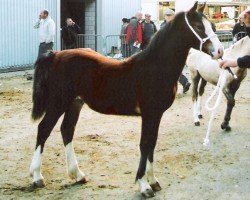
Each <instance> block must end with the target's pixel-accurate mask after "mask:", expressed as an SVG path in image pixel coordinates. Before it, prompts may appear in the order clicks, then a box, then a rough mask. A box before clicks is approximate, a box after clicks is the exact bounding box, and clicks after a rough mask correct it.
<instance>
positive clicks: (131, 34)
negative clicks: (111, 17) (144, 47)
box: [125, 12, 142, 56]
mask: <svg viewBox="0 0 250 200" xmlns="http://www.w3.org/2000/svg"><path fill="white" fill-rule="evenodd" d="M141 22H142V13H141V12H137V13H136V15H135V17H132V18H131V20H130V22H129V24H128V26H127V33H126V38H125V40H126V44H127V45H128V47H129V54H130V55H129V56H131V55H133V54H135V53H138V52H139V51H140V49H141V48H140V47H141V44H142V26H141Z"/></svg>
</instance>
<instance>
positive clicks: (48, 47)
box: [37, 42, 53, 59]
mask: <svg viewBox="0 0 250 200" xmlns="http://www.w3.org/2000/svg"><path fill="white" fill-rule="evenodd" d="M52 50H53V42H50V43H45V42H43V43H40V45H39V50H38V57H37V59H39V58H40V57H41V56H42V55H43V54H44V53H47V52H48V51H52Z"/></svg>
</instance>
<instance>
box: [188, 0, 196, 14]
mask: <svg viewBox="0 0 250 200" xmlns="http://www.w3.org/2000/svg"><path fill="white" fill-rule="evenodd" d="M197 7H198V1H196V2H195V4H194V6H193V7H192V8H191V9H190V10H189V11H188V12H189V13H194V12H195V11H196V10H197Z"/></svg>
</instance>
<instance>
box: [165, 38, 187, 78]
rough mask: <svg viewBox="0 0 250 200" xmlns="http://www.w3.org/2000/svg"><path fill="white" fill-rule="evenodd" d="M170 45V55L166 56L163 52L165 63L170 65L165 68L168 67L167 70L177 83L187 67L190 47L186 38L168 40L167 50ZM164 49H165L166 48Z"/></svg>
mask: <svg viewBox="0 0 250 200" xmlns="http://www.w3.org/2000/svg"><path fill="white" fill-rule="evenodd" d="M168 45H169V46H171V49H169V51H168V53H167V54H166V53H164V51H162V57H163V60H164V63H165V64H166V65H168V66H166V65H165V66H164V67H166V70H167V71H168V72H170V73H171V74H172V76H174V78H175V81H177V80H178V79H179V76H180V74H181V72H182V70H183V67H184V66H185V62H186V59H187V56H188V52H189V50H190V47H189V46H188V45H187V42H186V41H185V38H183V37H181V36H180V37H175V38H173V39H170V40H168V42H167V44H165V48H167V47H168ZM162 49H164V47H163V48H162Z"/></svg>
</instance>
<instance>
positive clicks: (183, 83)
mask: <svg viewBox="0 0 250 200" xmlns="http://www.w3.org/2000/svg"><path fill="white" fill-rule="evenodd" d="M179 83H180V84H181V85H182V86H183V87H184V86H185V85H186V84H187V83H188V79H187V77H186V76H184V75H183V74H181V76H180V78H179Z"/></svg>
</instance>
